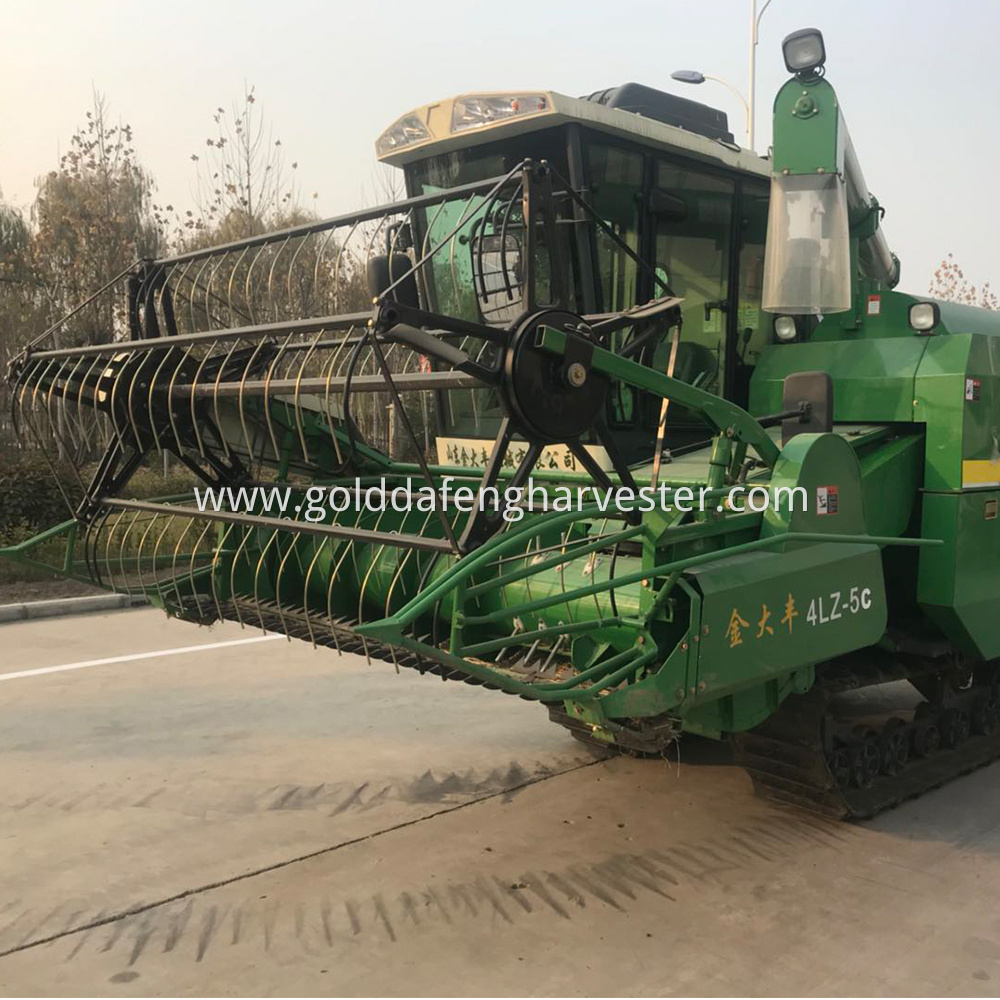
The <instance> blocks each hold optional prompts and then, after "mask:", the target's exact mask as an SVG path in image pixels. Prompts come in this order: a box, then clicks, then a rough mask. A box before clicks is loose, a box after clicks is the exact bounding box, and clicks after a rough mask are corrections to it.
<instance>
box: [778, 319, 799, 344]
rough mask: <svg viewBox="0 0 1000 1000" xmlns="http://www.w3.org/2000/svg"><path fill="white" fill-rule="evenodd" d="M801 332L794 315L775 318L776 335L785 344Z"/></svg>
mask: <svg viewBox="0 0 1000 1000" xmlns="http://www.w3.org/2000/svg"><path fill="white" fill-rule="evenodd" d="M798 334H799V331H798V328H797V327H796V325H795V317H794V316H777V317H776V318H775V320H774V335H775V336H776V337H777V338H778V340H780V341H781V342H782V343H783V344H787V343H788V342H789V341H792V340H794V339H795V338H796V337H797V336H798Z"/></svg>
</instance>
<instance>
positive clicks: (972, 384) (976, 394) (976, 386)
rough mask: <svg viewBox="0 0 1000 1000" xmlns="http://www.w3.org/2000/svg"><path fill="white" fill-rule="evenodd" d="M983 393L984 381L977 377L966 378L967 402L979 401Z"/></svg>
mask: <svg viewBox="0 0 1000 1000" xmlns="http://www.w3.org/2000/svg"><path fill="white" fill-rule="evenodd" d="M982 395H983V383H982V382H980V381H979V379H977V378H967V379H966V380H965V399H966V401H967V402H970V403H974V402H977V401H978V400H979V399H980V398H981V397H982Z"/></svg>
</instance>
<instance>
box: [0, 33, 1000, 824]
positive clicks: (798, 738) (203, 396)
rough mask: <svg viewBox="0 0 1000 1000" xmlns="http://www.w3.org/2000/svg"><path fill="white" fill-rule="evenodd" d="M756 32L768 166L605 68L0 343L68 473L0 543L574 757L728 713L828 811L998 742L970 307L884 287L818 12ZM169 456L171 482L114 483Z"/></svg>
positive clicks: (652, 739)
mask: <svg viewBox="0 0 1000 1000" xmlns="http://www.w3.org/2000/svg"><path fill="white" fill-rule="evenodd" d="M784 51H785V59H786V63H787V65H788V68H789V71H790V72H791V73H792V74H793V76H792V79H791V80H790V81H789V82H788V83H787V84H786V85H785V87H784V88H783V89H782V91H781V92H780V93H779V95H778V98H777V100H776V105H775V140H774V152H773V156H772V158H771V160H770V162H768V161H766V160H763V159H760V158H758V157H756V156H755V155H754V154H752V153H748V152H746V151H742V150H739V149H737V148H735V147H733V145H732V136H731V135H730V134H729V133H728V130H727V126H726V122H725V116H724V115H721V114H720V113H719V112H715V111H713V109H710V108H705V107H704V106H701V105H696V104H692V102H687V101H681V100H680V99H678V98H674V97H672V96H671V95H666V94H660V93H659V92H657V91H652V90H649V89H648V88H641V87H638V85H635V84H628V85H625V86H624V87H620V88H615V89H613V90H610V91H599V92H598V93H596V94H594V95H591V96H590V97H589V98H586V99H571V98H566V97H564V96H562V95H559V94H555V93H552V92H546V93H519V94H502V95H497V94H492V95H464V96H463V97H459V98H455V99H454V100H452V101H448V102H442V103H439V104H435V105H430V106H428V107H426V108H422V109H417V110H416V111H414V112H411V113H409V114H407V115H404V116H403V117H402V118H401V119H399V120H398V121H397V122H396V123H394V124H393V125H392V126H390V128H389V129H387V130H386V132H385V133H383V135H382V137H381V138H380V139H379V142H378V144H377V149H378V151H379V153H380V155H381V156H382V158H383V159H385V160H387V161H389V162H392V163H395V164H397V165H400V166H402V167H403V168H404V171H405V174H406V180H407V191H408V194H409V196H408V197H407V198H406V199H405V200H403V201H401V202H398V203H395V204H392V205H387V206H382V207H380V208H377V209H371V210H366V211H363V212H358V213H352V214H350V215H346V216H341V217H338V218H335V219H329V220H324V221H320V222H315V223H309V224H307V225H302V226H297V227H295V228H293V229H289V230H286V231H284V232H278V233H270V234H266V235H261V236H254V237H252V238H250V239H245V240H240V241H237V242H235V243H230V244H227V245H224V246H220V247H211V248H207V249H198V250H193V251H190V252H187V253H182V254H179V255H177V256H174V257H170V258H167V259H163V260H156V261H140V262H138V263H137V264H136V265H135V267H134V268H132V269H130V270H129V271H128V272H127V273H125V274H123V275H121V276H119V278H118V279H116V281H114V282H112V283H111V284H110V285H109V286H107V287H106V288H104V289H102V290H101V291H100V292H99V293H97V294H95V295H94V296H92V297H91V299H89V300H88V301H87V302H85V303H84V304H83V305H81V306H80V307H79V308H77V309H75V310H74V311H73V312H72V313H70V314H69V315H68V316H67V317H65V319H64V320H62V321H60V323H58V324H57V325H56V326H54V327H53V328H52V329H51V330H49V331H47V332H46V334H45V335H44V336H43V337H42V338H40V339H39V340H38V341H36V342H34V343H32V344H31V345H30V346H29V347H28V348H27V349H26V350H25V351H24V353H23V354H22V355H21V356H19V357H18V358H17V359H16V360H15V362H14V364H13V366H12V371H11V384H12V388H13V393H14V402H15V416H16V419H17V421H18V426H19V427H20V428H21V431H22V434H23V436H24V438H25V440H26V441H32V442H36V443H38V444H40V445H42V446H44V447H46V449H47V451H48V452H49V453H50V454H51V455H52V457H53V462H54V467H55V463H57V462H58V461H59V460H61V461H62V462H63V463H64V464H65V462H66V461H67V460H68V461H70V464H71V466H72V468H73V469H74V476H75V477H76V478H77V480H78V482H77V483H76V485H75V489H74V488H73V486H72V484H68V483H64V484H63V485H64V487H65V489H66V495H67V501H68V502H69V503H71V504H72V513H73V516H72V517H71V519H70V520H68V521H66V522H65V523H64V524H62V525H59V526H57V527H55V528H52V529H50V530H49V531H46V532H44V533H42V534H41V535H39V536H37V537H36V538H34V539H31V540H29V541H28V542H26V543H22V544H21V545H18V546H13V547H11V548H8V549H6V550H3V554H5V555H7V556H9V557H13V558H17V559H21V560H25V561H28V562H34V563H36V564H39V565H45V566H48V567H50V568H55V569H57V570H58V571H60V572H62V573H64V574H66V575H69V576H75V577H79V578H82V579H87V580H91V581H94V582H96V583H98V584H100V585H101V586H104V587H107V588H108V589H111V590H115V591H120V592H126V593H140V594H144V595H145V596H146V597H148V598H149V600H150V601H152V602H153V603H155V604H157V605H159V606H160V607H162V608H164V609H165V610H166V611H167V612H168V613H169V614H170V615H172V616H174V617H178V618H181V619H184V620H187V621H192V622H197V623H200V624H210V623H212V622H215V621H219V620H229V621H235V622H239V623H241V624H243V625H249V626H253V627H259V628H263V629H266V630H269V631H273V632H279V633H282V634H285V635H287V636H289V637H290V638H299V639H305V640H308V641H310V642H311V643H312V644H313V645H315V646H326V647H330V648H334V649H337V650H339V651H341V652H344V651H347V652H359V653H362V654H363V655H366V656H368V657H372V658H379V659H383V660H388V661H390V662H393V663H395V664H397V665H398V666H405V667H413V668H416V669H418V670H420V671H423V672H429V673H434V674H437V675H439V676H441V677H443V678H444V679H454V680H463V681H466V682H468V683H473V684H482V685H484V686H486V687H489V688H494V689H498V690H501V691H504V692H506V693H508V694H516V695H519V696H521V697H523V698H526V699H530V700H535V701H539V702H542V703H544V704H545V705H546V706H547V707H548V710H549V714H550V716H551V717H552V718H553V719H554V720H555V721H556V722H558V723H560V724H561V725H564V726H566V727H567V728H568V729H569V730H570V731H571V732H572V733H573V734H574V735H575V736H577V737H578V738H580V739H582V740H584V741H585V742H588V743H590V744H596V745H597V746H601V747H613V746H614V747H618V748H621V749H623V750H627V751H630V752H638V753H654V754H655V753H660V752H662V751H664V750H665V749H666V748H667V747H668V746H669V745H670V743H672V742H673V741H675V740H676V739H677V738H678V737H679V736H680V735H681V733H683V732H692V733H698V734H701V735H704V736H709V737H713V738H731V739H732V740H733V741H734V744H735V747H736V751H737V755H738V757H739V759H740V760H741V761H742V762H743V763H744V764H745V765H746V767H747V768H748V770H749V771H750V773H751V775H752V776H753V778H754V781H755V784H756V785H757V786H758V788H760V789H761V790H763V791H766V792H768V793H769V794H773V795H777V796H779V797H781V798H785V799H792V800H794V801H798V802H801V803H805V804H808V805H811V806H814V807H818V808H821V809H824V810H826V811H829V812H833V813H836V814H838V815H847V816H867V815H871V814H872V813H874V812H876V811H878V810H879V809H881V808H883V807H885V806H886V805H890V804H893V803H895V802H897V801H899V800H901V799H902V798H904V797H907V796H909V795H912V794H917V793H919V792H920V791H922V790H924V789H925V788H927V787H930V786H933V785H934V784H937V783H940V782H941V781H943V780H947V778H949V777H951V776H953V775H954V774H956V773H960V772H962V771H963V770H967V769H968V768H970V767H975V766H978V765H980V764H983V763H985V762H987V761H990V760H992V759H994V758H995V757H996V756H998V755H1000V737H998V735H997V731H998V729H1000V709H998V702H997V692H996V683H997V681H996V666H995V661H994V658H995V657H997V656H998V655H1000V628H998V626H997V621H998V620H1000V616H998V615H997V610H998V609H1000V572H998V571H997V569H996V567H997V565H1000V563H998V561H997V557H998V555H1000V537H998V532H1000V525H998V523H997V505H998V500H1000V460H998V459H997V452H996V445H995V442H996V440H1000V435H998V426H997V425H998V423H1000V415H998V410H997V406H996V403H995V401H994V396H993V392H994V378H995V376H994V372H993V368H992V364H993V363H992V361H991V360H990V359H991V358H992V357H993V353H995V352H991V349H990V345H991V341H990V339H989V338H990V337H992V336H995V335H996V334H997V333H998V332H1000V327H998V325H997V323H996V321H995V318H994V319H991V318H990V317H988V316H987V315H986V314H984V313H982V312H981V311H978V310H971V309H967V308H962V307H956V306H951V305H948V304H945V303H936V302H928V301H926V300H920V299H915V298H913V297H912V296H908V295H905V294H902V293H898V292H895V291H893V290H892V287H893V286H894V285H895V283H896V281H897V279H898V263H897V262H896V260H895V258H894V257H892V255H891V254H890V253H889V251H888V249H887V245H886V243H885V240H884V236H883V233H882V230H881V228H880V225H879V223H880V219H881V210H880V208H879V206H878V203H877V202H876V201H875V200H874V199H873V198H872V197H871V195H870V194H869V193H868V191H867V187H866V186H865V183H864V180H863V178H862V175H861V172H860V169H859V168H858V165H857V160H856V157H855V156H854V152H853V148H852V146H851V144H850V140H849V138H848V137H847V133H846V128H845V126H844V124H843V118H842V115H841V112H840V109H839V106H838V104H837V101H836V96H835V94H834V92H833V89H832V87H830V85H829V84H828V83H827V82H826V80H825V79H824V77H823V64H824V62H825V52H824V50H823V43H822V37H821V36H820V35H819V33H818V32H816V31H813V30H807V31H805V32H798V33H796V34H794V35H792V36H789V38H788V39H786V41H785V45H784ZM637 108H641V109H642V111H641V113H634V111H635V109H637ZM678 126H683V128H681V127H678ZM765 181H769V182H770V192H768V189H767V187H766V185H765ZM768 201H769V202H770V213H769V215H768V212H767V206H768ZM765 220H767V239H766V261H765V239H764V223H765ZM752 414H756V415H752ZM435 451H436V454H434V452H435ZM164 454H167V455H170V456H172V457H173V460H174V461H175V462H179V463H181V464H182V465H183V466H185V467H186V468H187V469H188V470H189V472H190V473H191V475H192V477H193V478H194V479H195V480H196V481H197V482H198V483H199V491H200V492H199V496H198V497H197V498H196V497H195V496H194V495H180V496H173V497H163V498H158V499H156V500H146V499H142V500H140V499H135V498H133V497H131V496H130V482H131V481H132V479H133V476H134V475H135V473H136V471H137V470H138V469H140V468H144V467H150V466H153V465H157V464H159V462H160V461H162V457H161V456H163V455H164ZM529 486H531V487H534V488H533V489H531V490H529V489H528V487H529ZM459 487H464V488H465V494H466V496H465V498H464V500H463V501H462V502H460V499H459V496H458V494H459V492H460V491H459V489H458V488H459ZM567 487H569V492H571V493H572V494H573V496H574V497H575V498H576V500H577V502H576V503H567V502H565V494H566V493H567V489H566V488H567ZM208 488H211V489H212V490H213V491H214V492H213V494H212V496H213V497H214V500H211V501H210V502H208V503H206V502H204V498H205V495H206V494H205V492H204V491H205V490H206V489H208ZM279 488H280V489H279ZM276 489H277V490H278V493H277V494H276V492H275V491H276ZM335 492H336V493H338V495H339V496H348V497H350V498H351V502H350V503H348V504H339V505H334V504H333V503H332V497H333V494H334V493H335ZM612 493H614V494H615V495H616V497H617V500H618V502H617V503H613V502H611V499H610V497H611V494H612ZM278 494H281V495H283V496H284V497H285V498H286V499H287V498H288V497H292V498H293V500H294V502H292V503H282V502H280V501H276V500H275V499H274V498H275V496H276V495H278ZM418 494H420V495H422V496H424V497H430V501H429V502H424V503H421V502H419V500H418ZM401 495H402V496H403V498H404V500H406V501H408V502H405V503H402V504H399V503H398V502H396V501H398V499H399V497H400V496H401ZM501 495H502V496H501ZM326 497H329V498H330V502H329V503H328V502H326V501H325V500H324V498H326ZM511 497H513V500H511V499H510V498H511ZM470 501H471V502H470ZM754 501H756V502H754ZM887 680H903V681H908V682H909V683H910V685H911V690H912V691H913V692H914V695H913V698H912V699H911V702H914V703H916V702H919V704H911V705H910V706H909V707H908V708H906V709H905V710H902V711H901V712H900V713H897V714H894V715H893V716H892V718H890V719H888V720H885V719H877V718H875V715H877V713H873V712H869V713H868V714H867V715H864V716H863V718H862V721H860V722H859V721H858V713H857V711H856V710H854V713H853V715H850V714H849V713H847V712H846V711H845V710H844V709H843V708H842V705H841V703H842V702H843V700H844V699H843V698H842V695H843V692H844V691H845V690H847V689H864V688H868V687H871V686H873V685H879V684H882V683H883V682H885V681H887ZM916 692H919V695H917V694H916Z"/></svg>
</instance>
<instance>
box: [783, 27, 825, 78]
mask: <svg viewBox="0 0 1000 1000" xmlns="http://www.w3.org/2000/svg"><path fill="white" fill-rule="evenodd" d="M781 51H782V54H783V55H784V57H785V66H787V67H788V72H789V73H807V72H809V71H810V70H816V69H819V68H820V66H822V65H823V63H825V62H826V46H825V45H824V44H823V34H822V32H821V31H820V30H819V29H818V28H802V29H801V30H799V31H793V32H792V33H791V34H790V35H788V36H787V37H786V38H785V40H784V41H783V42H782V43H781Z"/></svg>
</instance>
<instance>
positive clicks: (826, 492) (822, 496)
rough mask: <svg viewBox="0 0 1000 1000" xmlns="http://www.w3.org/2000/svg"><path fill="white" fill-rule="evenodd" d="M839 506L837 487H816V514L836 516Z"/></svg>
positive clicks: (838, 489) (838, 488)
mask: <svg viewBox="0 0 1000 1000" xmlns="http://www.w3.org/2000/svg"><path fill="white" fill-rule="evenodd" d="M839 506H840V487H839V486H817V487H816V513H817V514H836V513H837V511H838V508H839Z"/></svg>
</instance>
